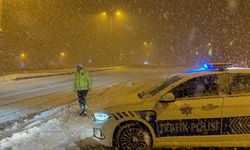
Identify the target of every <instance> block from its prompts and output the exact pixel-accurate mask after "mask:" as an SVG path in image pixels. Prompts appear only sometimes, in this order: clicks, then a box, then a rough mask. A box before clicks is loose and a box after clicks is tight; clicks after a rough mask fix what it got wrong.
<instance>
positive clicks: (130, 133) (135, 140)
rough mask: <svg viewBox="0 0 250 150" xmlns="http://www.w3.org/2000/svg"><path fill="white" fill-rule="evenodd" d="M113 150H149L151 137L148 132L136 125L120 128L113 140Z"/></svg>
mask: <svg viewBox="0 0 250 150" xmlns="http://www.w3.org/2000/svg"><path fill="white" fill-rule="evenodd" d="M113 141H114V143H113V148H114V149H115V150H118V149H119V150H128V149H129V150H150V149H152V137H151V134H150V133H149V131H148V130H147V129H146V128H143V126H140V125H139V124H136V123H129V124H126V125H123V126H120V127H119V129H118V131H117V133H116V135H115V136H114V139H113Z"/></svg>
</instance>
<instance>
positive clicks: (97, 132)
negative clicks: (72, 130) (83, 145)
mask: <svg viewBox="0 0 250 150" xmlns="http://www.w3.org/2000/svg"><path fill="white" fill-rule="evenodd" d="M114 127H115V126H114V125H113V124H112V123H110V120H109V121H108V122H106V123H98V122H93V123H92V128H93V137H94V139H95V140H96V141H97V142H98V143H100V144H102V145H104V146H108V147H112V142H113V133H114V130H115V129H114Z"/></svg>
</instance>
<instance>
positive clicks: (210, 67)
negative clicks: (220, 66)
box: [203, 64, 215, 69]
mask: <svg viewBox="0 0 250 150" xmlns="http://www.w3.org/2000/svg"><path fill="white" fill-rule="evenodd" d="M203 67H204V68H205V69H215V68H214V67H213V66H212V65H211V64H204V65H203Z"/></svg>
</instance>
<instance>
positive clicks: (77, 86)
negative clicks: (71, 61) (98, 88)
mask: <svg viewBox="0 0 250 150" xmlns="http://www.w3.org/2000/svg"><path fill="white" fill-rule="evenodd" d="M91 88H92V79H91V77H90V75H89V73H88V71H87V70H85V69H81V70H80V71H76V73H75V77H74V80H73V89H74V90H75V91H78V90H91Z"/></svg>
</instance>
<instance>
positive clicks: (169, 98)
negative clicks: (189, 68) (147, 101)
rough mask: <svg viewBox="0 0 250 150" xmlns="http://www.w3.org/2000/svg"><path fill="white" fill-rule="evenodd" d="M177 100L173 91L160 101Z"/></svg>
mask: <svg viewBox="0 0 250 150" xmlns="http://www.w3.org/2000/svg"><path fill="white" fill-rule="evenodd" d="M174 101H175V96H174V94H173V93H167V94H166V95H164V96H163V97H161V99H160V100H159V102H160V103H170V102H174Z"/></svg>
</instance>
